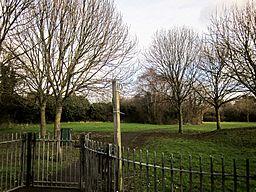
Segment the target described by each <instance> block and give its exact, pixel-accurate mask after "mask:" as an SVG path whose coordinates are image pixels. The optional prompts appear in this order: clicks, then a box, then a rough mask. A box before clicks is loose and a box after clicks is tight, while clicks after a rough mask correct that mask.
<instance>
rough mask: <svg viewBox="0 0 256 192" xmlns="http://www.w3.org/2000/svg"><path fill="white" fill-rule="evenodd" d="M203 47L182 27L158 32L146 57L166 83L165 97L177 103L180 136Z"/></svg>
mask: <svg viewBox="0 0 256 192" xmlns="http://www.w3.org/2000/svg"><path fill="white" fill-rule="evenodd" d="M200 47H201V43H200V39H199V37H198V35H197V34H196V33H195V32H194V31H193V30H191V29H188V28H186V27H182V28H174V29H171V30H168V31H164V30H162V31H160V32H157V33H156V34H155V37H154V39H153V42H152V45H151V47H150V49H149V51H148V52H147V53H146V60H147V61H148V63H149V64H150V67H152V68H153V69H154V70H155V71H156V73H157V74H158V76H160V77H161V78H162V80H163V81H165V83H166V89H165V90H166V91H165V94H166V95H167V96H168V97H169V98H170V100H172V101H173V102H174V103H175V106H176V109H177V114H178V119H179V133H182V132H183V103H184V101H185V100H186V99H187V98H188V95H189V93H190V91H191V90H192V87H193V84H194V81H195V77H196V67H195V66H196V65H197V64H198V58H199V57H198V55H199V53H200Z"/></svg>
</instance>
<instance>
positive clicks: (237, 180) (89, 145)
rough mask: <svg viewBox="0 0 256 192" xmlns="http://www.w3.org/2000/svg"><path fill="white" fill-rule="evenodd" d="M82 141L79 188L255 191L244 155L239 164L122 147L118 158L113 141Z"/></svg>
mask: <svg viewBox="0 0 256 192" xmlns="http://www.w3.org/2000/svg"><path fill="white" fill-rule="evenodd" d="M82 144H83V148H82V155H83V165H84V166H83V167H82V171H81V173H82V175H83V176H82V178H83V181H82V182H83V185H84V186H86V187H84V188H83V191H247V192H249V191H256V175H255V173H252V171H254V172H255V170H252V171H251V165H250V161H249V160H248V159H247V160H245V163H244V165H243V166H242V167H241V166H240V163H239V166H237V162H236V161H235V160H233V162H232V165H231V166H230V165H228V166H227V165H225V160H224V158H221V159H220V161H217V160H216V159H214V158H213V157H210V158H209V159H207V160H206V159H203V158H201V157H199V158H196V159H194V158H192V157H191V156H189V157H188V158H184V157H182V156H179V157H174V156H170V157H165V155H164V154H163V153H162V154H161V155H160V156H157V153H156V152H154V153H149V152H148V151H145V152H142V151H141V150H140V151H139V152H136V150H130V149H124V148H123V149H122V154H123V155H122V157H121V158H118V156H116V155H115V154H118V149H117V148H116V147H115V146H114V145H111V144H104V143H101V142H97V141H93V140H90V139H88V138H85V140H84V142H82ZM215 161H216V163H214V162H215ZM120 162H121V164H122V174H121V175H123V178H122V181H121V182H120V183H122V184H121V185H120V183H118V181H119V179H118V178H117V177H118V175H119V174H118V171H119V170H118V169H117V168H118V167H119V163H120ZM120 188H121V189H120Z"/></svg>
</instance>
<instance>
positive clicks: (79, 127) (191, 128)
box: [0, 122, 256, 133]
mask: <svg viewBox="0 0 256 192" xmlns="http://www.w3.org/2000/svg"><path fill="white" fill-rule="evenodd" d="M61 127H62V128H72V130H73V132H74V133H80V132H113V123H112V122H70V123H69V122H67V123H66V122H63V123H62V124H61ZM241 127H256V122H253V123H246V122H223V123H222V129H230V128H241ZM215 129H216V128H215V123H214V122H205V123H203V124H202V125H191V124H186V125H184V132H185V133H186V132H194V133H203V132H209V131H214V130H215ZM121 130H122V132H141V131H152V130H158V131H168V132H177V131H178V125H153V124H138V123H121ZM47 131H48V132H50V133H52V132H53V124H48V125H47ZM1 132H2V133H15V132H39V125H36V124H11V125H8V126H2V127H1V128H0V133H1Z"/></svg>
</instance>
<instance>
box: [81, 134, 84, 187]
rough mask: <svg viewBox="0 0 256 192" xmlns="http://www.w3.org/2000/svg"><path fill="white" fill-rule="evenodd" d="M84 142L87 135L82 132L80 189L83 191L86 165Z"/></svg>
mask: <svg viewBox="0 0 256 192" xmlns="http://www.w3.org/2000/svg"><path fill="white" fill-rule="evenodd" d="M84 144H85V135H84V134H81V135H80V190H81V191H83V190H84V185H83V183H84V181H85V178H84V174H85V172H84V166H85V148H84Z"/></svg>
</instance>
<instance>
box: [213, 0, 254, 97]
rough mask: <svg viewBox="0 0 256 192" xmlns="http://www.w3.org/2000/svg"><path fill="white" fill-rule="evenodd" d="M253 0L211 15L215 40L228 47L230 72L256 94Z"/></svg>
mask: <svg viewBox="0 0 256 192" xmlns="http://www.w3.org/2000/svg"><path fill="white" fill-rule="evenodd" d="M255 8H256V7H255V3H254V1H253V0H251V1H249V2H248V3H247V4H246V6H244V7H242V8H241V7H238V6H234V7H232V8H231V9H229V10H225V11H224V13H223V14H222V15H219V16H218V15H217V16H215V17H213V18H212V22H211V25H210V27H209V29H210V33H211V34H212V41H214V42H215V44H216V46H217V47H218V49H219V50H226V51H227V55H226V57H225V62H226V64H227V69H228V74H229V75H230V76H231V77H232V78H234V79H235V80H237V81H238V82H239V83H241V84H242V85H243V86H245V87H246V88H247V89H248V90H249V91H250V92H251V93H253V94H254V96H256V27H255V26H256V20H255V17H256V9H255Z"/></svg>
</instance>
